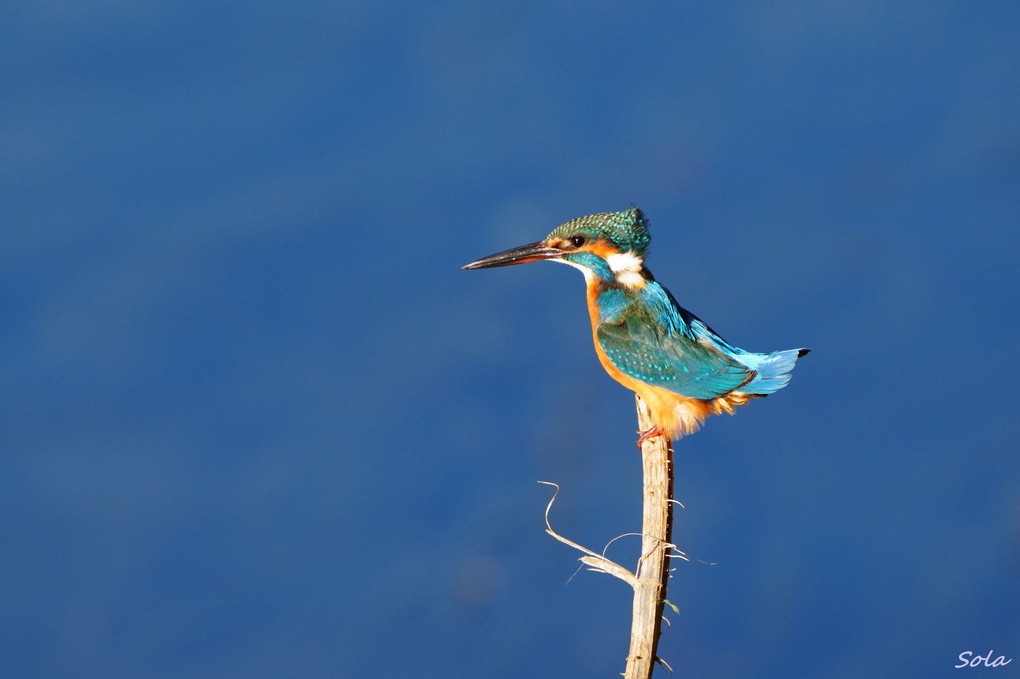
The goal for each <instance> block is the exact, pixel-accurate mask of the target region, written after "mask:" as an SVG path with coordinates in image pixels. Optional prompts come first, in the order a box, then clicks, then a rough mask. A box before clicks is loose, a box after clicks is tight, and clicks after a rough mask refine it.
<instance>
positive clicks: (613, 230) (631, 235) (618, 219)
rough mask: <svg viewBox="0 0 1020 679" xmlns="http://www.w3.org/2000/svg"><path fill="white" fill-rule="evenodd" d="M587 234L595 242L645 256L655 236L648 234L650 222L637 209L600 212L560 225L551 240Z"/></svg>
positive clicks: (550, 236) (551, 235)
mask: <svg viewBox="0 0 1020 679" xmlns="http://www.w3.org/2000/svg"><path fill="white" fill-rule="evenodd" d="M579 233H580V234H584V235H585V236H587V237H588V238H590V239H592V240H597V239H599V238H605V239H606V240H608V241H610V242H612V243H613V244H614V245H616V246H617V247H619V248H620V250H621V251H622V252H633V253H634V254H636V255H637V256H639V257H642V256H644V254H645V250H646V249H647V248H648V244H649V243H650V242H651V241H652V237H651V236H649V235H648V222H647V221H646V220H645V216H644V214H642V212H641V210H640V209H639V208H637V207H632V208H631V209H629V210H624V211H623V212H601V213H599V214H597V215H588V216H587V217H578V218H577V219H572V220H570V221H569V222H567V223H566V224H561V225H560V226H557V227H556V228H555V229H554V230H553V232H552V233H550V234H549V239H553V238H566V239H569V238H570V237H571V236H574V235H576V234H579Z"/></svg>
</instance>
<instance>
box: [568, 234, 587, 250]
mask: <svg viewBox="0 0 1020 679" xmlns="http://www.w3.org/2000/svg"><path fill="white" fill-rule="evenodd" d="M570 242H571V243H573V244H574V247H575V248H579V247H581V246H582V245H584V244H585V243H587V242H588V239H587V238H585V237H584V236H581V235H577V236H574V237H573V238H571V239H570Z"/></svg>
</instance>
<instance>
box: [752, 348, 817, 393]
mask: <svg viewBox="0 0 1020 679" xmlns="http://www.w3.org/2000/svg"><path fill="white" fill-rule="evenodd" d="M809 351H811V350H810V349H787V350H786V351H773V352H772V353H771V354H758V356H757V358H758V360H757V361H753V362H752V361H748V360H746V359H747V358H748V357H744V362H745V363H747V364H748V367H750V368H753V369H754V370H755V371H756V372H757V373H758V376H757V377H755V378H754V379H753V380H751V381H750V382H749V383H748V384H747V385H746V386H744V387H742V388H741V390H740V391H743V392H744V393H747V394H754V395H756V396H767V395H768V394H772V393H775V392H777V391H779V390H780V389H782V388H783V387H785V386H786V385H787V384H789V382H790V378H791V377H793V375H791V371H792V370H793V366H794V365H795V364H796V363H797V359H798V358H800V357H801V356H804V355H805V354H807V353H808V352H809Z"/></svg>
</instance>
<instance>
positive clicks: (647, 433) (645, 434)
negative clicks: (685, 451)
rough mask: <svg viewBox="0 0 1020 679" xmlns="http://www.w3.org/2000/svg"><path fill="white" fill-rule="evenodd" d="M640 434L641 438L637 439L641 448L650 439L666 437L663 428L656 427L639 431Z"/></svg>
mask: <svg viewBox="0 0 1020 679" xmlns="http://www.w3.org/2000/svg"><path fill="white" fill-rule="evenodd" d="M638 434H640V436H638V439H637V447H638V448H640V447H641V444H642V443H644V442H645V441H647V440H648V439H653V438H655V437H656V436H665V435H666V432H665V431H663V429H662V427H660V426H658V425H655V426H654V427H649V428H648V429H645V430H644V431H639V432H638Z"/></svg>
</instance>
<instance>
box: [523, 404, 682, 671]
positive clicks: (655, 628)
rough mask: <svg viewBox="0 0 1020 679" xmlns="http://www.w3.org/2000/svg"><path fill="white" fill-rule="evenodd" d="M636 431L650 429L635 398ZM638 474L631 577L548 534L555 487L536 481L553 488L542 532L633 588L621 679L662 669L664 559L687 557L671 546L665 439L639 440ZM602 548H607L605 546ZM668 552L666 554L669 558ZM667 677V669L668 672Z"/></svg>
mask: <svg viewBox="0 0 1020 679" xmlns="http://www.w3.org/2000/svg"><path fill="white" fill-rule="evenodd" d="M637 412H638V427H639V428H640V429H641V431H645V430H647V429H648V428H649V427H651V426H652V421H651V415H650V414H649V412H648V406H647V405H645V402H644V401H642V400H641V397H640V396H638V397H637ZM641 459H642V467H643V469H644V511H643V519H642V525H641V556H640V557H639V558H638V563H637V569H636V570H635V572H633V573H631V572H630V571H629V570H627V569H626V568H624V567H623V566H621V565H620V564H618V563H615V562H613V561H610V560H609V559H607V558H606V556H605V552H603V553H602V554H598V553H596V552H593V551H592V550H590V549H588V548H587V547H583V546H581V545H579V544H577V543H576V542H574V541H573V540H570V539H568V538H565V537H563V536H562V535H560V534H559V533H557V532H556V531H554V530H553V529H552V525H551V524H550V523H549V510H550V509H552V506H553V503H554V502H555V501H556V495H557V494H559V491H560V487H559V486H558V485H556V484H555V483H551V482H549V481H539V483H544V484H545V485H548V486H553V487H554V488H556V492H555V493H553V496H552V498H551V499H550V500H549V504H548V505H547V506H546V508H545V526H546V531H545V532H546V533H548V534H549V535H551V536H553V537H554V538H556V539H557V540H559V541H560V542H562V543H564V544H566V545H570V546H571V547H573V548H574V549H576V550H578V551H580V552H583V553H584V554H585V556H582V557H581V563H583V564H584V565H586V566H588V569H589V570H593V571H596V572H599V573H606V574H608V575H612V576H615V577H617V578H619V579H621V580H623V581H624V582H626V583H627V584H628V585H630V586H631V587H632V588H633V589H634V605H633V617H632V620H631V631H630V652H629V653H628V654H627V671H626V673H625V674H624V677H625V679H650V677H651V676H652V670H653V669H654V668H655V664H656V663H661V664H663V665H664V666H665V667H666V668H667V669H670V668H669V665H667V664H666V663H665V662H664V661H663V660H662V659H661V658H659V657H657V656H656V648H657V647H658V645H659V633H660V631H661V628H662V610H663V607H664V606H665V604H666V584H667V581H668V580H669V567H668V566H667V562H666V560H667V559H668V558H669V557H670V556H676V557H679V558H682V559H684V560H686V559H687V555H686V554H684V553H683V552H680V551H677V549H676V547H675V545H673V544H672V542H671V540H672V538H671V535H672V533H673V447H672V445H671V443H670V440H669V438H667V437H666V436H664V435H663V436H655V437H652V438H648V439H645V441H644V442H643V443H642V445H641ZM607 547H608V545H607ZM671 551H672V554H671V553H670V552H671ZM670 672H672V669H670Z"/></svg>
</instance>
